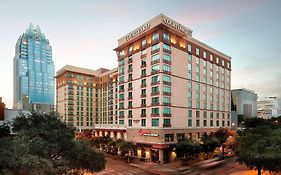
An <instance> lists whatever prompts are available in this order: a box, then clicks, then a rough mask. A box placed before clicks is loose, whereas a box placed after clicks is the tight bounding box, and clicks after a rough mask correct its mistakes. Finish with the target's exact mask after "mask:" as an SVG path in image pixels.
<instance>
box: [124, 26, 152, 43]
mask: <svg viewBox="0 0 281 175" xmlns="http://www.w3.org/2000/svg"><path fill="white" fill-rule="evenodd" d="M149 28H150V23H147V24H145V25H143V26H141V27H140V28H138V29H137V30H135V31H133V32H132V33H130V34H129V35H127V36H126V40H127V41H129V40H130V39H132V38H134V37H136V36H138V35H139V34H141V33H143V32H145V31H146V30H148V29H149Z"/></svg>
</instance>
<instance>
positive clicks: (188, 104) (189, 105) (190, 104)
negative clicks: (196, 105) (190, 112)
mask: <svg viewBox="0 0 281 175" xmlns="http://www.w3.org/2000/svg"><path fill="white" fill-rule="evenodd" d="M187 107H189V108H192V100H188V103H187Z"/></svg>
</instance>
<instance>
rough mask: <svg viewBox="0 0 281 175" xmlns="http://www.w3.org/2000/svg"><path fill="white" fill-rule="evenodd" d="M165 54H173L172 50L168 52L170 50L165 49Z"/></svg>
mask: <svg viewBox="0 0 281 175" xmlns="http://www.w3.org/2000/svg"><path fill="white" fill-rule="evenodd" d="M163 52H165V53H168V54H171V53H172V52H171V50H168V49H165V48H163Z"/></svg>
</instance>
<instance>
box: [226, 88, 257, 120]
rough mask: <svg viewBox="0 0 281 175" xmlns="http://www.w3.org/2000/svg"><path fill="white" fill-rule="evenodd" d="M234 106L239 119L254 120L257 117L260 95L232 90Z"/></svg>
mask: <svg viewBox="0 0 281 175" xmlns="http://www.w3.org/2000/svg"><path fill="white" fill-rule="evenodd" d="M231 97H232V102H233V106H235V109H236V111H237V115H238V117H241V118H252V117H257V98H258V95H257V94H256V93H255V92H254V91H252V90H248V89H244V88H242V89H233V90H231Z"/></svg>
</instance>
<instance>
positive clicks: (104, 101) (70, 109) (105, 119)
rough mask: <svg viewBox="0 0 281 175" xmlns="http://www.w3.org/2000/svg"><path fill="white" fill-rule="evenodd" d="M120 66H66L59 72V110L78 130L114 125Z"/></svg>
mask: <svg viewBox="0 0 281 175" xmlns="http://www.w3.org/2000/svg"><path fill="white" fill-rule="evenodd" d="M117 76H118V74H117V69H113V70H107V69H103V68H101V69H98V70H96V71H94V70H89V69H84V68H79V67H75V66H69V65H66V66H64V67H63V68H62V69H60V70H59V71H58V72H57V75H56V79H57V81H56V91H57V98H56V99H57V111H58V112H59V113H60V115H61V117H62V120H63V121H65V122H66V123H67V124H69V125H71V126H74V127H75V128H76V129H77V131H83V130H86V129H93V127H94V125H95V123H101V124H106V125H107V124H114V123H116V122H115V118H116V111H115V110H116V105H115V101H116V95H115V94H116V93H117V92H116V90H115V89H116V87H117Z"/></svg>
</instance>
